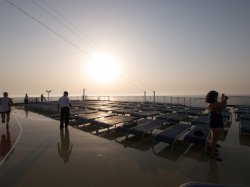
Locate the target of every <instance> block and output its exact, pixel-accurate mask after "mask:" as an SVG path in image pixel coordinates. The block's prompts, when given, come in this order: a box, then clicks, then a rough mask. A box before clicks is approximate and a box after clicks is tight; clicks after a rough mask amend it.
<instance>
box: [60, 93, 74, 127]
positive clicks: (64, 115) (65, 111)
mask: <svg viewBox="0 0 250 187" xmlns="http://www.w3.org/2000/svg"><path fill="white" fill-rule="evenodd" d="M68 95H69V93H68V92H67V91H65V92H64V93H63V96H62V97H61V98H60V99H59V103H58V111H59V109H60V115H61V117H60V129H62V128H64V125H65V128H68V125H69V115H70V107H72V105H71V102H70V99H69V97H68Z"/></svg>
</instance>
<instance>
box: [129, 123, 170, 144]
mask: <svg viewBox="0 0 250 187" xmlns="http://www.w3.org/2000/svg"><path fill="white" fill-rule="evenodd" d="M166 121H167V120H166V119H155V120H152V121H151V122H149V123H147V124H144V125H140V126H137V127H134V128H131V129H129V130H128V133H127V135H126V140H127V139H128V136H129V134H133V135H135V136H140V137H141V139H143V137H144V135H145V134H146V133H149V132H151V133H152V131H153V130H154V129H156V128H159V127H161V126H162V125H164V123H165V122H166Z"/></svg>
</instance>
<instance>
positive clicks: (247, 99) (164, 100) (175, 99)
mask: <svg viewBox="0 0 250 187" xmlns="http://www.w3.org/2000/svg"><path fill="white" fill-rule="evenodd" d="M60 97H61V96H52V97H46V101H49V102H52V101H58V99H59V98H60ZM69 98H70V99H71V100H79V101H82V100H96V101H113V102H118V101H119V102H138V103H143V102H144V103H145V102H146V103H159V104H179V105H186V106H192V107H206V102H205V96H201V95H199V96H198V95H197V96H188V95H187V96H136V95H135V96H71V97H69ZM13 100H14V102H15V103H23V100H24V98H23V97H14V98H13ZM29 102H40V97H29ZM227 104H228V105H229V106H250V95H249V96H248V95H247V96H237V95H233V96H229V99H228V103H227Z"/></svg>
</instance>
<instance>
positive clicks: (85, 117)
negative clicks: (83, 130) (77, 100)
mask: <svg viewBox="0 0 250 187" xmlns="http://www.w3.org/2000/svg"><path fill="white" fill-rule="evenodd" d="M112 115H114V114H112V113H106V112H97V113H91V114H80V115H76V116H75V119H76V121H77V123H78V124H79V123H88V122H91V121H92V120H95V119H98V118H102V117H108V116H112Z"/></svg>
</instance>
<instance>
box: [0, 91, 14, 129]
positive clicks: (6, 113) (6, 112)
mask: <svg viewBox="0 0 250 187" xmlns="http://www.w3.org/2000/svg"><path fill="white" fill-rule="evenodd" d="M0 105H1V116H2V122H3V123H5V120H6V119H5V118H6V117H7V124H6V127H7V128H8V125H9V121H10V111H11V107H12V106H13V105H14V102H13V100H12V99H11V98H9V97H8V92H4V93H3V97H2V98H0Z"/></svg>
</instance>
